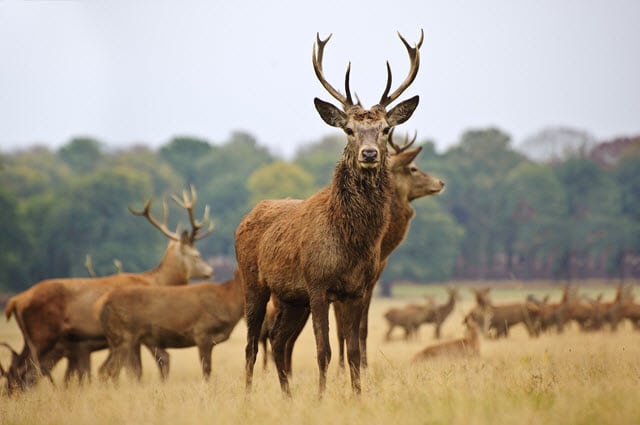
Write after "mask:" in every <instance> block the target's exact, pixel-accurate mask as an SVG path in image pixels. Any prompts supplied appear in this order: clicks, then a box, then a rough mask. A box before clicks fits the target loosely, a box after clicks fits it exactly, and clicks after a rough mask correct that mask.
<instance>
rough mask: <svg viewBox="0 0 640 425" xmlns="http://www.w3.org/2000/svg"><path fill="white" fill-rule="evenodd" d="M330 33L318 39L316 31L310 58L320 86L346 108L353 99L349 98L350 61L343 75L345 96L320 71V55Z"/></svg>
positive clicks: (351, 103)
mask: <svg viewBox="0 0 640 425" xmlns="http://www.w3.org/2000/svg"><path fill="white" fill-rule="evenodd" d="M330 38H331V34H329V37H327V38H326V39H324V40H321V39H320V34H319V33H316V43H314V45H313V55H312V57H311V60H312V62H313V70H314V71H315V73H316V77H318V80H320V83H321V84H322V86H323V87H324V88H325V89H326V90H327V91H328V92H329V94H331V96H333V97H334V98H335V99H336V100H337V101H338V102H340V103H341V104H342V108H343V109H347V108H348V107H349V106H353V100H352V99H351V90H350V89H349V74H350V72H351V62H349V65H347V72H346V74H345V77H344V91H345V93H346V96H345V95H343V94H342V93H340V92H339V91H338V90H336V89H335V88H334V87H333V86H332V85H331V84H329V82H328V81H327V80H326V78H324V72H323V71H322V56H323V55H324V46H325V45H326V44H327V42H328V41H329V39H330Z"/></svg>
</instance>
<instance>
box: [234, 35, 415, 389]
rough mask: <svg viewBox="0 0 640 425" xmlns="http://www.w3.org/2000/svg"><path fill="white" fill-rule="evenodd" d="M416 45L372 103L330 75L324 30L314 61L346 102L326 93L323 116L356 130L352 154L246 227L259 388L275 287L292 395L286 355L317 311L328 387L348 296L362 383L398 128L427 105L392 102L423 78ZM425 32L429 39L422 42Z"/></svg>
mask: <svg viewBox="0 0 640 425" xmlns="http://www.w3.org/2000/svg"><path fill="white" fill-rule="evenodd" d="M400 38H401V40H402V42H403V43H404V45H405V46H406V48H407V51H408V52H409V56H410V61H411V66H410V70H409V75H408V76H407V77H406V79H405V80H404V82H402V83H401V84H400V86H399V87H398V88H397V89H396V90H395V91H394V92H393V93H391V94H389V90H390V89H391V71H390V67H389V65H388V64H387V71H388V79H387V86H386V88H385V90H384V93H383V95H382V98H381V99H380V102H379V103H378V104H377V105H375V106H373V107H372V108H371V109H369V110H367V109H364V108H363V107H362V106H361V105H360V103H359V102H358V103H357V104H354V102H353V100H352V98H351V92H350V90H349V68H347V72H346V76H345V92H346V95H343V94H341V93H340V92H339V91H338V90H336V89H335V88H333V87H332V86H331V85H330V84H329V83H328V82H327V80H326V79H325V78H324V73H323V70H322V56H323V51H324V46H325V44H326V43H327V42H328V40H329V38H327V39H326V40H320V37H319V36H318V37H317V44H316V45H315V46H314V52H313V58H312V62H313V68H314V71H315V73H316V76H317V77H318V79H319V80H320V83H321V84H322V85H323V86H324V88H325V89H326V90H327V91H328V92H329V93H330V94H331V95H332V96H333V97H334V98H335V99H337V100H338V101H339V102H340V104H341V106H342V108H343V110H340V109H339V108H337V107H335V106H333V105H332V104H330V103H327V102H324V101H322V100H320V99H318V98H316V99H315V100H314V103H315V107H316V109H317V110H318V112H319V114H320V117H321V118H322V119H323V120H324V121H325V122H326V123H327V124H329V125H331V126H334V127H338V128H341V129H343V130H344V132H345V133H346V135H347V144H346V146H345V149H344V152H343V155H342V158H341V159H340V161H339V162H338V164H337V166H336V169H335V172H334V175H333V179H332V181H331V183H330V184H329V185H328V186H326V187H325V188H324V189H321V190H320V191H319V192H317V193H316V194H314V195H312V196H311V197H309V198H307V199H305V200H287V199H285V200H271V201H261V202H260V203H258V204H257V205H256V206H255V208H254V209H253V210H252V211H251V212H249V214H247V215H246V216H245V217H244V218H243V220H242V221H241V223H240V225H239V226H238V228H237V229H236V234H235V240H236V258H237V261H238V267H239V269H240V273H241V276H242V281H243V282H244V285H245V312H246V320H247V346H246V369H245V370H246V376H245V384H246V388H247V390H250V389H251V384H252V377H253V368H254V365H255V361H256V355H257V352H258V343H259V337H260V330H261V327H262V322H263V319H264V316H265V310H266V306H267V303H268V301H269V298H270V296H271V295H272V294H273V295H274V296H275V297H276V298H277V300H278V304H279V308H278V313H277V315H276V319H275V323H274V326H273V337H272V344H273V345H272V349H273V354H274V359H275V361H276V365H277V369H278V377H279V380H280V386H281V389H282V391H283V392H284V393H285V394H287V395H290V388H289V380H288V376H287V375H288V370H289V368H290V362H288V363H289V364H285V359H286V358H287V357H288V356H287V353H290V352H291V350H292V348H293V344H294V342H295V338H296V337H297V336H298V335H299V333H300V331H301V330H302V328H303V326H304V324H305V323H306V321H307V319H308V317H309V314H311V316H312V321H313V329H314V334H315V339H316V349H317V360H318V369H319V372H320V374H319V375H320V376H319V393H320V394H323V393H324V390H325V387H326V373H327V367H328V364H329V361H330V358H331V349H330V345H329V335H328V334H329V320H328V314H329V304H330V303H331V302H333V301H343V302H344V303H345V308H344V310H345V314H344V315H343V318H344V321H343V324H344V328H345V329H347V332H346V334H347V345H348V357H349V366H350V371H351V385H352V388H353V391H354V392H356V393H359V392H360V391H361V387H360V348H359V325H360V319H361V316H362V314H363V311H364V308H365V305H366V296H367V294H368V293H369V291H370V290H371V288H370V285H371V282H372V281H373V279H374V278H375V277H376V276H377V275H378V269H379V264H380V245H381V242H382V237H383V235H384V232H385V231H386V228H387V226H388V225H389V216H390V207H391V195H392V186H391V181H390V177H389V170H388V165H387V156H388V153H387V141H388V138H389V132H390V131H391V129H392V128H393V127H394V126H396V125H398V124H401V123H403V122H405V121H406V120H407V119H409V117H410V116H411V115H412V114H413V111H414V110H415V108H416V107H417V105H418V96H415V97H413V98H411V99H409V100H406V101H403V102H401V103H399V104H398V105H397V106H395V107H394V108H392V109H391V110H389V111H387V109H386V108H387V107H388V106H389V105H390V104H391V103H392V102H394V101H395V100H396V99H397V98H398V97H399V96H400V95H401V94H402V93H403V92H404V91H405V90H406V89H407V88H408V87H409V85H410V84H411V83H412V82H413V80H414V78H415V76H416V74H417V71H418V67H419V62H420V55H419V46H418V47H415V48H412V47H411V46H410V45H409V44H408V43H407V42H406V40H404V38H402V37H400ZM421 42H422V40H421V41H420V43H421Z"/></svg>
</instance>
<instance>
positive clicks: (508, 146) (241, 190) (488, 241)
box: [0, 128, 640, 292]
mask: <svg viewBox="0 0 640 425" xmlns="http://www.w3.org/2000/svg"><path fill="white" fill-rule="evenodd" d="M417 144H420V145H422V147H423V150H422V153H421V154H420V155H419V156H418V158H417V159H416V162H417V163H418V166H419V167H420V168H421V169H423V170H424V171H427V172H429V173H430V174H433V175H436V176H438V177H440V178H442V179H443V180H445V181H446V190H445V192H444V193H443V194H441V195H440V196H433V197H428V198H424V199H418V200H416V201H414V203H413V205H414V208H415V210H416V215H415V217H414V220H413V222H412V225H411V230H410V232H409V235H408V237H407V239H406V241H405V242H404V244H403V245H402V246H401V247H400V248H399V249H398V250H397V251H396V252H395V253H394V254H393V255H392V258H391V259H390V261H389V266H388V267H387V270H386V271H385V273H384V275H383V277H382V281H383V286H385V287H387V288H388V287H389V286H390V284H391V283H392V282H397V281H411V282H417V283H429V282H436V281H437V282H443V281H449V280H454V279H474V280H476V279H520V280H523V281H527V280H533V279H552V280H553V279H555V280H563V281H564V280H571V279H582V278H605V279H625V278H632V277H633V278H638V277H640V137H636V138H620V139H616V140H613V141H607V142H597V141H595V140H594V139H593V138H592V137H590V136H589V135H588V134H586V133H584V132H581V131H578V130H574V129H568V128H548V129H544V130H543V131H541V132H539V133H537V134H536V135H535V136H533V137H531V138H530V139H527V140H526V141H524V142H523V143H522V144H521V145H520V146H518V147H515V146H513V145H512V141H511V139H510V136H509V135H508V134H506V133H504V132H503V131H501V130H500V129H497V128H485V129H473V130H469V131H467V132H465V133H464V134H463V135H462V136H461V138H460V140H459V141H458V142H457V144H455V145H453V146H451V147H450V148H449V149H447V150H446V151H445V152H442V153H438V152H437V151H436V149H435V144H434V143H433V142H432V141H430V140H422V141H419V142H418V143H417ZM343 145H344V136H342V135H340V134H332V135H329V136H327V137H324V138H323V139H321V140H319V141H317V142H313V143H309V144H307V145H305V146H303V147H301V148H300V149H299V150H298V151H297V152H296V154H295V155H294V157H293V158H291V159H285V158H279V157H277V156H275V155H273V154H271V153H270V152H269V150H268V149H266V148H265V147H264V146H262V145H260V143H259V142H258V141H257V140H256V139H255V138H254V137H253V136H251V135H250V134H247V133H244V132H237V133H234V134H232V135H230V137H229V139H228V140H226V141H222V142H215V143H214V142H211V141H208V140H204V139H201V138H196V137H176V138H174V139H172V140H170V141H168V142H167V143H166V144H165V145H163V146H162V147H160V148H159V149H157V150H154V149H150V148H148V147H146V146H144V145H142V144H140V145H135V146H131V147H128V148H124V149H113V148H110V147H108V146H107V145H106V144H105V143H103V142H101V141H99V140H95V139H93V138H91V137H78V138H74V139H73V140H70V141H69V142H68V143H66V144H65V145H64V146H62V147H61V148H59V149H58V150H56V151H52V150H50V149H48V148H43V147H31V148H28V149H24V150H20V151H13V152H4V153H1V154H0V292H17V291H20V290H23V289H26V288H27V287H29V286H30V285H32V284H34V283H35V282H37V281H38V280H41V279H45V278H51V277H66V276H86V275H87V270H86V269H85V267H84V260H85V257H86V255H90V256H91V259H92V263H93V267H94V269H95V271H96V273H97V274H98V275H106V274H111V273H115V272H116V271H117V270H116V268H115V266H114V260H115V259H117V260H120V261H121V262H122V265H123V268H124V270H125V271H128V272H138V271H143V270H146V269H150V268H152V267H154V266H155V265H156V264H157V263H158V262H159V260H160V258H161V256H162V252H163V251H164V248H165V246H166V239H165V237H164V236H162V235H161V234H160V232H158V231H157V230H155V229H154V228H153V227H152V226H151V225H150V224H149V223H147V222H146V220H145V219H144V218H141V217H136V216H134V215H132V214H131V213H130V212H129V211H128V209H127V207H128V206H132V207H133V208H137V209H139V208H141V207H142V205H143V202H144V201H145V200H146V199H149V198H153V199H154V203H153V204H152V210H153V212H154V214H155V215H156V216H161V214H162V206H161V205H162V198H163V197H164V198H167V199H168V198H169V197H170V195H171V194H179V193H180V192H181V191H182V190H183V189H184V188H187V187H188V185H190V184H193V185H195V186H196V188H197V190H198V197H199V199H198V204H197V208H196V214H198V215H201V214H202V213H203V211H204V206H205V204H209V205H210V207H211V217H212V219H213V221H214V222H215V225H216V229H215V231H214V233H213V234H212V235H211V236H209V237H208V238H206V239H203V240H201V241H200V242H199V245H198V246H199V248H200V250H201V252H202V253H203V255H204V256H205V257H206V258H209V259H210V260H211V262H212V263H213V264H214V267H215V269H216V280H223V279H226V278H228V277H230V275H231V273H232V271H233V267H234V262H235V253H234V244H233V233H234V230H235V228H236V227H237V225H238V223H239V222H240V220H241V219H242V217H243V215H244V214H246V213H247V212H248V211H249V210H250V209H251V208H252V207H253V205H255V203H256V202H258V201H259V200H261V199H268V198H284V197H294V198H304V197H307V196H309V195H310V194H312V193H314V192H315V191H316V190H318V189H319V188H320V187H322V186H324V185H326V184H327V183H328V182H329V181H330V179H331V176H332V173H333V169H334V167H335V164H336V162H337V161H338V159H339V157H340V155H341V152H342V149H343ZM169 205H170V206H171V207H170V209H169V224H170V226H172V227H175V226H177V225H178V223H181V224H182V226H188V217H187V215H186V214H185V213H184V211H181V210H180V209H179V208H178V207H176V206H175V205H172V202H169Z"/></svg>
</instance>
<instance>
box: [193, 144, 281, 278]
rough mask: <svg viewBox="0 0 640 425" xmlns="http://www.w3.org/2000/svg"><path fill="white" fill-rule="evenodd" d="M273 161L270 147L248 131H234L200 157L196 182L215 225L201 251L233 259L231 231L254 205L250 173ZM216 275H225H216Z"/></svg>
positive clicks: (232, 231) (233, 230) (199, 194)
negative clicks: (251, 194)
mask: <svg viewBox="0 0 640 425" xmlns="http://www.w3.org/2000/svg"><path fill="white" fill-rule="evenodd" d="M272 161H274V157H273V156H272V155H271V154H270V153H269V151H268V150H267V149H266V148H265V147H263V146H260V145H259V144H258V142H257V141H256V139H255V138H253V137H252V136H251V135H250V134H247V133H242V132H237V133H233V134H232V135H231V138H230V139H229V140H228V141H226V142H225V143H223V144H222V145H220V146H217V145H216V146H213V149H212V150H211V152H209V154H208V155H206V156H205V157H204V158H202V161H200V162H199V163H198V166H197V178H196V184H197V187H198V196H199V197H200V199H201V200H202V203H203V204H204V203H208V204H209V205H211V217H212V219H213V220H214V222H215V223H216V229H215V230H214V232H213V234H212V235H211V237H208V238H207V239H206V241H203V244H202V245H201V246H200V251H201V252H202V254H203V255H205V256H207V255H209V256H210V255H219V256H227V257H233V258H234V259H235V249H234V246H235V245H234V244H235V242H234V232H235V230H236V227H237V226H238V224H239V223H240V220H241V219H242V217H243V216H244V215H245V214H246V213H247V212H248V211H249V210H250V209H251V208H252V207H253V205H252V204H251V201H250V193H249V189H248V188H247V180H248V179H249V176H250V175H251V174H252V173H253V172H254V171H256V170H257V169H259V168H261V167H263V166H264V165H266V164H269V163H271V162H272ZM216 278H217V279H223V278H225V276H221V275H218V273H216Z"/></svg>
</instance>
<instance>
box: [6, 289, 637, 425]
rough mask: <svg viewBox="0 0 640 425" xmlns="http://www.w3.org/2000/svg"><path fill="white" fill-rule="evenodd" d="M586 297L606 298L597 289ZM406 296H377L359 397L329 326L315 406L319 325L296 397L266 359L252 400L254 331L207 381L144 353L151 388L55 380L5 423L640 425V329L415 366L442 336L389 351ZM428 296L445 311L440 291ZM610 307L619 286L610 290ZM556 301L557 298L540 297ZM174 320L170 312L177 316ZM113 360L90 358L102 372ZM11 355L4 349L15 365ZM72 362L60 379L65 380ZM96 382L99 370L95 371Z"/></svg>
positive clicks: (521, 343)
mask: <svg viewBox="0 0 640 425" xmlns="http://www.w3.org/2000/svg"><path fill="white" fill-rule="evenodd" d="M589 290H593V291H600V289H598V288H595V289H594V288H591V289H589ZM399 292H400V293H401V294H403V297H402V298H395V299H391V300H387V299H375V300H374V303H373V305H372V308H371V314H370V333H369V335H370V337H369V359H370V361H369V362H370V367H369V369H368V370H367V371H366V373H365V375H364V377H363V393H362V395H361V396H354V395H352V393H351V388H350V384H349V380H348V373H344V372H342V371H340V370H339V368H338V365H337V349H336V348H335V332H334V331H335V327H332V329H331V331H332V338H333V339H332V349H333V359H332V362H331V365H330V369H329V377H328V384H327V393H326V395H325V397H324V398H323V399H322V400H318V398H317V367H316V362H315V344H314V340H313V334H312V331H311V327H310V326H307V327H306V328H305V331H304V332H303V334H302V335H301V337H300V339H299V341H298V344H297V346H296V348H295V351H294V359H293V368H294V378H293V381H292V392H293V398H292V399H291V400H288V399H284V398H283V397H282V395H281V393H280V388H279V385H278V382H277V377H276V374H275V370H274V366H273V364H272V363H271V364H269V367H268V369H267V370H266V371H263V370H262V365H261V360H262V358H261V356H262V353H260V355H259V356H260V357H259V362H258V364H257V365H256V376H255V380H254V391H253V393H252V394H251V395H250V396H248V397H247V396H245V393H244V384H243V379H244V378H243V377H244V371H243V369H244V345H245V330H246V328H245V326H244V322H240V323H239V324H238V326H237V328H236V329H235V330H234V332H233V334H232V336H231V338H230V339H229V340H228V341H227V342H225V343H223V344H221V345H220V346H218V347H215V348H214V350H213V365H214V367H213V372H212V377H211V380H210V381H209V382H204V381H203V380H202V379H201V371H200V365H199V364H198V361H197V352H196V350H195V349H183V350H170V353H171V373H170V377H169V379H168V381H167V382H165V383H162V382H160V380H159V376H158V371H157V368H156V367H155V365H154V364H153V363H152V359H151V356H150V355H149V354H148V352H146V351H145V352H144V359H143V360H144V363H143V367H144V377H143V381H142V383H136V382H132V381H130V380H129V379H128V378H127V377H126V376H125V375H124V374H123V375H122V376H121V378H120V381H119V383H118V384H105V383H101V382H99V381H98V380H97V379H95V378H94V380H93V382H92V383H91V384H85V385H82V386H81V385H77V384H72V385H70V386H69V387H66V388H65V387H64V386H63V385H62V384H58V386H57V387H53V386H52V385H51V384H49V383H48V382H46V381H43V382H41V383H40V384H39V385H38V386H37V387H36V388H35V389H33V390H31V391H29V392H27V393H25V394H21V395H17V396H11V397H8V396H7V395H6V394H0V424H38V425H47V424H65V425H81V424H82V425H85V424H92V425H102V424H129V423H130V424H172V425H173V424H185V425H187V424H198V425H200V424H202V423H207V424H266V425H269V424H274V425H275V424H282V423H288V424H323V425H326V424H342V423H344V424H347V423H348V424H351V425H360V424H367V425H368V424H516V423H517V424H545V425H547V424H563V425H566V424H640V402H639V401H640V332H634V331H633V330H632V329H631V327H630V326H629V325H623V326H622V328H621V329H620V330H619V331H618V332H616V333H611V332H610V331H608V330H607V331H599V332H595V333H582V332H579V331H578V330H577V329H576V327H575V326H571V327H570V328H569V329H568V330H567V331H566V332H565V333H564V334H562V335H557V334H555V333H552V334H545V335H542V336H541V337H540V338H537V339H531V338H529V336H528V335H527V333H526V331H525V329H524V328H520V327H515V328H514V329H513V332H512V334H511V335H510V337H509V338H508V339H501V340H484V339H482V340H481V347H480V352H481V355H480V357H479V358H473V359H464V360H461V359H457V360H455V359H438V360H434V361H432V362H430V363H424V364H420V365H414V364H411V362H410V360H411V357H412V356H413V355H414V354H415V353H416V352H418V351H419V350H420V349H422V348H423V347H424V346H426V345H428V344H431V343H433V342H434V340H433V336H432V333H433V328H432V327H431V326H424V327H422V328H421V329H420V334H419V339H418V340H417V341H409V342H405V341H403V340H401V332H400V331H399V330H398V331H397V334H395V335H396V336H397V339H396V340H394V341H392V342H384V338H383V336H384V333H385V332H386V323H385V321H384V319H383V313H384V312H385V311H386V310H387V309H388V308H389V307H392V306H402V305H404V304H405V303H407V302H416V301H418V302H419V301H420V298H421V295H423V293H424V292H425V291H424V289H423V288H421V287H416V288H409V289H407V290H404V291H399ZM429 292H430V293H433V294H434V295H436V296H437V298H438V302H443V301H444V298H445V291H444V289H443V288H442V287H430V288H429ZM528 292H530V291H526V290H524V291H523V290H513V289H510V290H507V289H502V290H500V289H496V290H495V291H493V292H492V298H493V299H494V302H495V303H499V302H502V301H507V300H511V299H513V300H521V299H523V297H524V295H525V294H526V293H528ZM602 292H604V293H605V299H608V297H609V296H610V295H611V294H612V292H613V288H612V287H607V288H605V289H602ZM540 293H551V294H552V299H553V300H556V299H558V297H559V290H558V289H553V290H547V289H540ZM461 294H462V296H463V299H462V300H461V302H460V303H459V304H458V306H457V307H456V309H455V311H454V313H453V314H452V316H451V317H450V318H449V319H448V320H447V322H446V323H445V325H444V327H443V339H444V340H447V339H452V338H457V337H460V336H461V335H462V333H463V327H462V324H461V320H462V317H463V316H464V313H465V312H467V311H468V310H469V309H470V308H471V306H472V305H473V300H472V296H471V293H470V292H469V291H467V290H464V289H463V290H461ZM168 313H169V312H168ZM0 341H9V342H10V343H12V344H13V345H14V346H15V347H22V337H21V336H20V334H19V331H18V329H17V326H16V324H15V322H14V321H11V322H9V323H2V324H0ZM105 355H106V353H97V354H95V355H94V357H93V366H94V369H96V368H97V366H98V365H99V364H100V363H101V361H102V360H103V359H104V358H105ZM8 360H9V353H8V352H7V351H6V350H2V351H0V362H2V364H3V365H6V364H7V362H8ZM64 366H65V364H64V363H61V364H60V365H58V366H57V367H56V369H55V370H54V372H55V373H54V376H55V378H56V381H57V382H62V379H61V378H62V374H63V372H64ZM94 376H95V373H94Z"/></svg>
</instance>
